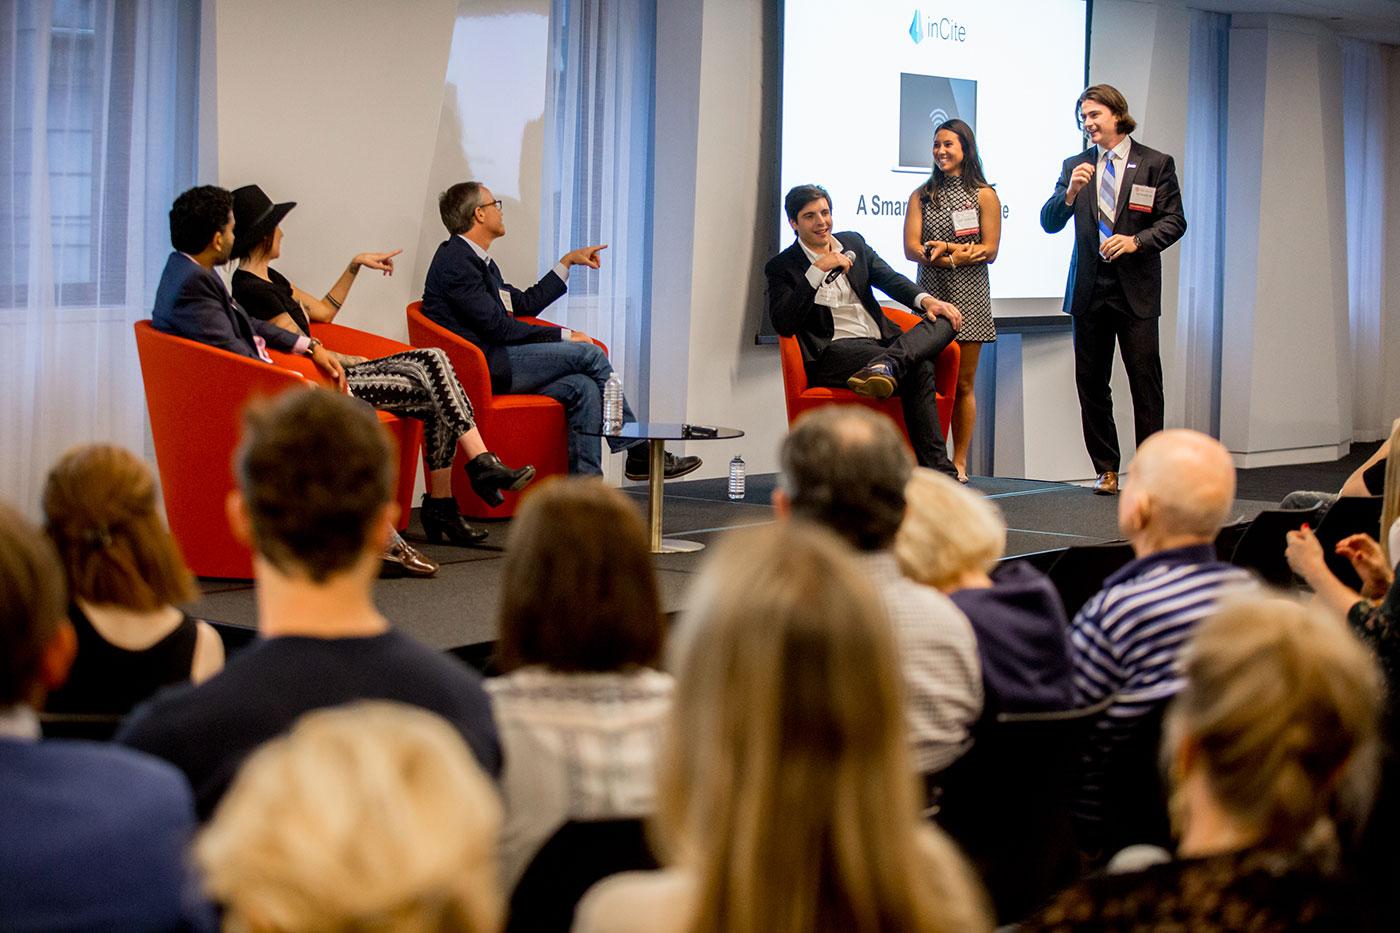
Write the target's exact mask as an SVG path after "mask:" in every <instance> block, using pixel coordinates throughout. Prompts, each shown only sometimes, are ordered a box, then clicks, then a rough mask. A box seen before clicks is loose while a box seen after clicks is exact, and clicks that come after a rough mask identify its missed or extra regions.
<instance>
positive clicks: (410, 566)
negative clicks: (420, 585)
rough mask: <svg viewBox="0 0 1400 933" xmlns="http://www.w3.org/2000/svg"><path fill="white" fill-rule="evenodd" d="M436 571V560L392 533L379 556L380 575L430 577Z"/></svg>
mask: <svg viewBox="0 0 1400 933" xmlns="http://www.w3.org/2000/svg"><path fill="white" fill-rule="evenodd" d="M437 572H438V565H437V562H436V561H434V560H433V559H432V558H430V557H428V556H427V555H426V554H423V553H422V552H420V551H419V550H417V549H416V548H414V546H413V545H411V544H409V543H408V542H407V541H405V540H404V539H403V537H402V536H400V535H394V537H393V539H392V540H390V541H389V546H388V547H386V548H385V549H384V554H383V556H382V557H381V558H380V564H379V575H380V576H381V577H420V578H421V577H431V576H432V575H433V574H435V573H437Z"/></svg>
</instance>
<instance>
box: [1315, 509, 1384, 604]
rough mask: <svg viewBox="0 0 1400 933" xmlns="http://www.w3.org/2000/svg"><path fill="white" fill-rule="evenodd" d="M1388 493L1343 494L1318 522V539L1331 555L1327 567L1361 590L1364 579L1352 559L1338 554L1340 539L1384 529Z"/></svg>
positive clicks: (1348, 583) (1373, 534)
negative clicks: (1384, 503)
mask: <svg viewBox="0 0 1400 933" xmlns="http://www.w3.org/2000/svg"><path fill="white" fill-rule="evenodd" d="M1384 499H1385V497H1384V496H1342V497H1341V498H1339V499H1338V500H1337V501H1336V502H1333V503H1332V504H1331V505H1330V506H1328V508H1327V511H1326V512H1324V513H1323V515H1322V518H1321V519H1319V520H1318V523H1317V541H1318V543H1319V544H1321V545H1322V553H1323V556H1325V557H1326V558H1327V569H1328V570H1330V571H1332V572H1333V573H1334V574H1336V576H1337V579H1338V580H1341V581H1342V582H1343V583H1345V584H1346V585H1347V586H1349V587H1351V588H1352V589H1354V590H1359V589H1361V578H1360V577H1359V576H1358V575H1357V573H1356V570H1355V568H1353V567H1352V566H1351V561H1349V560H1347V559H1346V558H1345V557H1343V556H1341V555H1340V554H1338V553H1337V542H1338V541H1341V540H1342V539H1343V538H1345V537H1348V536H1349V535H1356V534H1366V535H1370V536H1371V537H1372V538H1375V537H1376V536H1377V535H1378V534H1379V532H1380V524H1381V507H1382V503H1383V501H1384Z"/></svg>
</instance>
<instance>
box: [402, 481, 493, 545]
mask: <svg viewBox="0 0 1400 933" xmlns="http://www.w3.org/2000/svg"><path fill="white" fill-rule="evenodd" d="M418 517H419V518H420V519H422V521H423V534H424V536H425V537H426V538H427V539H428V541H429V542H430V543H432V544H441V543H442V542H443V541H444V540H446V541H447V543H448V544H453V545H456V546H457V547H471V546H472V545H473V544H480V543H481V542H482V541H484V540H486V532H485V531H484V530H482V529H480V528H473V527H472V526H471V525H468V524H467V520H466V519H465V518H463V517H462V516H461V514H460V513H459V512H458V511H457V500H456V499H454V498H452V497H451V496H446V497H444V498H442V499H435V498H433V497H432V496H430V495H428V494H427V493H424V494H423V508H422V510H421V511H420V512H419V513H418Z"/></svg>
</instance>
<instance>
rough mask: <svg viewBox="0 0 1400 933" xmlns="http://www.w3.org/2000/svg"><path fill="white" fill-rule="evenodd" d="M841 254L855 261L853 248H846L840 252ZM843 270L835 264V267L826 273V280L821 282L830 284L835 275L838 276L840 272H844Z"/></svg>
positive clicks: (834, 279) (835, 277)
mask: <svg viewBox="0 0 1400 933" xmlns="http://www.w3.org/2000/svg"><path fill="white" fill-rule="evenodd" d="M841 255H842V256H845V257H846V258H847V259H849V260H850V261H851V262H855V261H856V252H855V250H853V249H848V250H846V251H845V252H844V253H842V254H841ZM844 271H846V270H844V269H842V268H841V267H840V266H837V267H836V268H835V269H832V270H831V271H830V272H828V273H827V274H826V280H825V281H824V282H822V284H823V285H830V284H831V283H832V282H835V281H836V279H837V277H838V276H840V275H841V273H842V272H844Z"/></svg>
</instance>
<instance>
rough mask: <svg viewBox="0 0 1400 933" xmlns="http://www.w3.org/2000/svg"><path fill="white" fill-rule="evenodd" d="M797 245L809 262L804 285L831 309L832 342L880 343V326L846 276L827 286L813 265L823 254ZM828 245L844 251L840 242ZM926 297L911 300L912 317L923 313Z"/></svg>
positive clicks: (821, 272) (823, 273)
mask: <svg viewBox="0 0 1400 933" xmlns="http://www.w3.org/2000/svg"><path fill="white" fill-rule="evenodd" d="M797 243H798V245H799V246H801V247H802V252H804V253H806V254H807V259H808V260H810V261H811V263H812V265H810V266H808V267H807V282H808V283H809V284H810V285H811V286H812V287H813V288H815V289H816V290H817V304H821V305H826V306H827V307H828V308H830V309H831V325H832V328H833V331H832V335H831V339H832V340H843V339H845V338H848V337H866V338H869V339H871V340H879V339H880V336H881V335H880V326H879V325H878V324H876V323H875V320H874V319H873V318H871V316H870V312H869V311H866V310H865V305H863V304H861V303H860V296H859V295H857V294H856V290H855V289H854V288H853V287H852V286H851V280H850V279H849V278H847V277H846V273H845V272H842V273H841V274H840V275H838V276H837V277H836V279H835V281H833V282H832V283H831V284H830V285H828V284H827V283H826V277H827V275H828V274H829V273H828V272H827V270H825V269H819V268H817V266H816V262H817V260H818V259H820V258H821V257H822V254H821V253H818V252H817V251H816V250H814V249H812V248H811V247H809V246H808V245H807V244H806V243H803V242H802V240H801V238H799V239H798V241H797ZM831 244H832V250H833V251H834V252H838V253H840V252H844V250H843V249H842V248H841V241H840V240H838V239H836V237H832V238H831ZM927 297H929V295H928V292H919V294H918V295H917V296H916V297H915V298H914V313H915V314H922V313H923V311H922V306H923V301H924V299H925V298H927Z"/></svg>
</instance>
